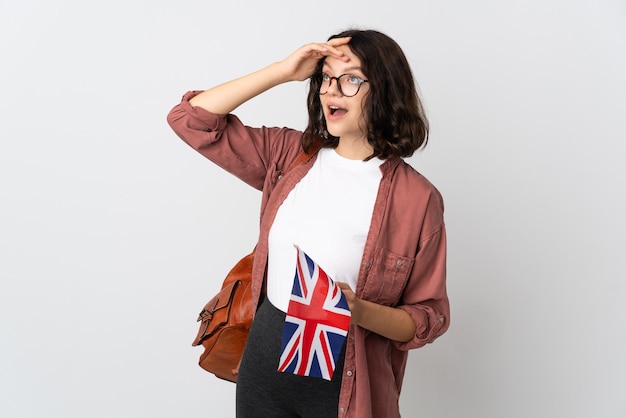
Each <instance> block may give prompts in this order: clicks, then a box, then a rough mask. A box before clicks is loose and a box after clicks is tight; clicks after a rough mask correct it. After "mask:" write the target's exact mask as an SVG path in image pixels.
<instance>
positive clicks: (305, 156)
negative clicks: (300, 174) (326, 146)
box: [285, 138, 322, 173]
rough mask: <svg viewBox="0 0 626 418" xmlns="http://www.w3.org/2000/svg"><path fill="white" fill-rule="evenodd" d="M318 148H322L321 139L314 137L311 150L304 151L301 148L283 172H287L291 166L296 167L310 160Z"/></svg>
mask: <svg viewBox="0 0 626 418" xmlns="http://www.w3.org/2000/svg"><path fill="white" fill-rule="evenodd" d="M320 148H322V140H321V138H316V139H315V141H314V142H313V145H312V147H311V150H310V151H309V152H304V150H301V151H300V153H299V154H298V156H297V157H296V159H295V160H293V161H292V163H291V165H289V168H287V171H285V173H288V172H289V171H291V169H292V168H294V167H297V166H299V165H300V164H304V163H305V162H307V161H308V160H310V159H311V157H313V156H314V155H315V153H317V152H318V151H319V150H320Z"/></svg>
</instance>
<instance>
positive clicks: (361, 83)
mask: <svg viewBox="0 0 626 418" xmlns="http://www.w3.org/2000/svg"><path fill="white" fill-rule="evenodd" d="M346 75H349V76H351V77H355V78H356V79H357V80H359V85H358V86H357V88H356V92H355V93H354V94H351V95H347V94H345V93H344V92H343V90H342V88H341V83H340V82H339V79H340V78H341V77H343V76H346ZM324 76H327V77H328V88H327V89H326V91H325V92H324V93H322V84H324V83H325V81H324ZM319 79H320V88H319V94H320V95H324V94H326V93H328V89H330V86H331V85H332V84H333V80H335V85H336V86H337V90H338V91H339V93H341V95H342V96H344V97H354V96H356V95H357V94H359V91H361V86H362V85H363V84H365V83H369V80H363V79H362V78H361V77H359V76H358V75H354V74H350V73H345V74H341V75H340V76H337V77H331V76H329V75H328V74H324V73H322V74H320V75H319Z"/></svg>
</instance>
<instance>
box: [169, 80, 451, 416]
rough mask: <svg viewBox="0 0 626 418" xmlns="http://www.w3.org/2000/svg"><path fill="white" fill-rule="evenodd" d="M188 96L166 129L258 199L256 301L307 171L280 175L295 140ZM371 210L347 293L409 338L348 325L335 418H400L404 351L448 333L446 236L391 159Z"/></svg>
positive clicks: (418, 182)
mask: <svg viewBox="0 0 626 418" xmlns="http://www.w3.org/2000/svg"><path fill="white" fill-rule="evenodd" d="M198 93H199V92H198V91H192V92H188V93H186V94H185V95H184V96H183V99H182V101H181V103H180V104H178V105H176V106H175V107H174V108H173V109H172V110H171V111H170V113H169V114H168V117H167V120H168V122H169V124H170V126H171V127H172V129H173V130H174V132H176V134H177V135H178V136H180V137H181V138H182V139H183V140H184V141H185V142H186V143H187V144H189V145H190V146H191V147H192V148H194V149H195V150H197V151H198V152H199V153H201V154H202V155H204V156H205V157H207V158H208V159H209V160H211V161H213V162H214V163H215V164H217V165H218V166H220V167H222V168H224V169H225V170H227V171H229V172H230V173H232V174H234V175H235V176H237V177H238V178H240V179H241V180H243V181H245V182H246V183H247V184H249V185H250V186H252V187H254V188H256V189H258V190H261V191H262V192H263V196H262V200H261V225H260V234H259V240H258V243H257V247H256V255H255V259H254V267H253V273H252V292H253V300H254V301H255V303H258V302H259V300H260V299H261V297H262V291H263V278H264V273H265V269H266V264H267V252H268V242H267V238H268V234H269V230H270V227H271V225H272V222H273V221H274V217H275V216H276V212H277V211H278V208H279V207H280V205H281V203H282V202H283V201H284V199H285V198H286V197H287V195H288V194H289V192H290V191H291V190H292V189H293V187H294V186H295V185H296V184H297V183H298V182H299V181H300V180H301V179H302V177H304V175H305V174H306V173H307V172H308V170H309V169H310V168H311V166H312V165H313V162H314V161H315V158H316V156H315V155H314V156H313V157H311V159H310V160H309V161H307V162H306V163H304V164H301V165H299V166H297V167H295V168H293V169H292V170H291V171H289V173H287V174H285V171H286V170H287V168H288V167H289V165H290V163H291V162H292V161H293V160H294V159H295V158H296V156H297V155H298V153H299V152H300V150H301V138H302V132H300V131H297V130H293V129H288V128H269V127H261V128H251V127H247V126H245V125H243V124H242V122H241V121H240V120H239V119H238V118H237V117H236V116H234V115H216V114H212V113H210V112H207V111H206V110H204V109H202V108H194V107H192V106H191V105H190V104H189V99H191V98H192V97H193V96H194V95H196V94H198ZM380 169H381V171H382V179H381V182H380V186H379V190H378V195H377V198H376V203H375V205H374V211H373V215H372V220H371V225H370V229H369V233H368V236H367V240H366V243H365V249H364V251H363V259H362V263H361V267H360V271H359V276H358V279H357V288H356V289H355V293H356V295H357V296H358V297H359V298H362V299H366V300H369V301H372V302H376V303H379V304H382V305H387V306H394V307H398V308H400V309H403V310H405V311H406V312H408V313H409V315H410V316H411V318H413V320H414V321H415V325H416V328H417V331H416V334H415V337H414V338H413V339H412V340H410V341H408V342H398V341H392V340H389V339H388V338H384V337H382V336H380V335H378V334H375V333H373V332H370V331H368V330H365V329H363V328H360V327H358V326H354V325H352V326H351V328H350V331H349V333H348V339H347V345H346V357H345V363H344V372H343V373H344V374H343V378H342V385H341V393H340V397H339V409H338V417H340V418H343V417H350V418H370V417H371V418H394V417H400V410H399V404H398V400H399V396H400V389H401V387H402V380H403V378H404V371H405V367H406V362H407V356H408V353H407V351H408V350H410V349H412V348H418V347H422V346H423V345H425V344H427V343H431V342H433V341H434V340H435V339H436V338H437V337H439V336H440V335H442V334H443V333H444V332H445V331H446V330H447V329H448V326H449V324H450V308H449V303H448V297H447V293H446V234H445V226H444V219H443V200H442V198H441V195H440V194H439V192H438V191H437V189H436V188H435V187H434V186H433V185H432V184H431V183H430V182H429V181H428V180H426V178H424V177H423V176H422V175H421V174H419V173H418V172H417V171H415V170H414V169H413V168H412V167H411V166H410V165H409V164H407V163H405V162H404V161H403V160H402V159H400V158H392V159H389V160H387V161H385V162H384V163H383V164H382V165H381V167H380Z"/></svg>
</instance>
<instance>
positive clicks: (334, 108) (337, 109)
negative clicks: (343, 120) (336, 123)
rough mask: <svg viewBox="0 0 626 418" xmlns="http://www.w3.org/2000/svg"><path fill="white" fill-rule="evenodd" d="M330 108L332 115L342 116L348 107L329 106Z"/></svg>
mask: <svg viewBox="0 0 626 418" xmlns="http://www.w3.org/2000/svg"><path fill="white" fill-rule="evenodd" d="M328 109H329V110H330V114H331V116H340V115H344V114H345V113H346V112H347V110H346V109H343V108H341V107H339V106H328Z"/></svg>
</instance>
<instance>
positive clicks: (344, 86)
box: [338, 74, 361, 97]
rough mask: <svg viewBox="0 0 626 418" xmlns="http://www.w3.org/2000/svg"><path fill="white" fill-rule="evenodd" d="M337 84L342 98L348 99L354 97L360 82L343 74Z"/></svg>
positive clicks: (351, 76)
mask: <svg viewBox="0 0 626 418" xmlns="http://www.w3.org/2000/svg"><path fill="white" fill-rule="evenodd" d="M338 83H339V87H340V90H341V93H342V94H343V95H344V96H347V97H350V96H354V95H355V94H357V92H358V91H359V86H360V85H361V80H359V78H357V77H355V76H353V75H350V74H344V75H342V76H341V77H340V78H339V81H338Z"/></svg>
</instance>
